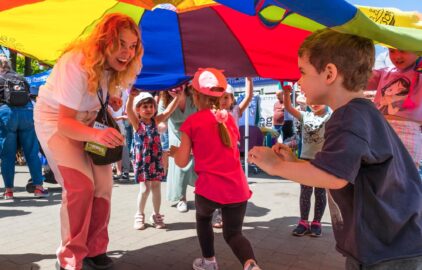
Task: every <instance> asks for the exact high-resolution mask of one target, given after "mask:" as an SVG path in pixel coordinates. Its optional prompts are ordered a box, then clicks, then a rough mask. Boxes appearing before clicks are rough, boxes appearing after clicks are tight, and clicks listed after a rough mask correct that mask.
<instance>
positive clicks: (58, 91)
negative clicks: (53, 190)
mask: <svg viewBox="0 0 422 270" xmlns="http://www.w3.org/2000/svg"><path fill="white" fill-rule="evenodd" d="M142 52H143V47H142V44H141V42H140V32H139V28H138V26H137V24H136V23H135V22H134V21H133V20H132V19H131V18H130V17H128V16H126V15H123V14H116V13H113V14H108V15H106V16H105V17H104V18H103V19H102V20H101V21H100V22H99V23H98V24H97V26H96V27H95V28H94V30H93V31H92V33H91V34H90V35H89V36H88V37H87V38H86V39H84V40H81V41H76V42H74V43H72V44H71V45H70V46H69V47H68V48H67V49H66V50H65V52H64V54H63V55H62V56H61V57H60V59H59V60H58V62H57V64H56V65H55V66H54V68H53V71H52V73H51V75H50V77H49V78H48V79H47V82H46V84H45V85H44V86H42V87H41V89H40V93H39V96H38V100H37V104H36V106H35V128H36V131H37V135H38V138H39V140H40V142H41V146H42V148H43V149H44V151H45V154H46V156H47V159H48V162H49V164H50V166H51V168H52V170H53V172H54V175H55V176H56V178H57V181H58V182H59V183H60V184H61V185H62V187H63V193H62V206H61V209H60V211H61V212H60V216H61V236H62V241H61V245H60V247H59V249H58V251H57V257H58V262H59V264H60V268H61V269H82V265H83V263H84V264H86V265H89V266H90V267H91V268H94V269H108V268H110V267H111V266H112V263H113V262H112V260H111V259H110V258H109V257H108V256H107V255H106V251H107V245H108V241H109V239H108V230H107V227H108V222H109V218H110V198H111V189H112V186H113V180H112V169H111V165H103V166H98V165H94V164H93V162H92V160H91V158H90V157H89V156H88V154H87V153H86V152H85V151H84V142H86V141H90V142H95V143H99V144H102V145H105V146H106V147H108V148H113V147H116V146H118V145H122V144H123V141H124V137H123V136H122V135H121V134H120V133H119V132H118V131H117V130H116V129H113V128H106V129H95V128H92V124H93V122H94V119H95V117H96V115H97V111H98V110H99V108H100V100H102V101H103V102H104V101H106V100H107V99H109V104H110V105H111V106H112V107H113V109H114V110H117V109H118V108H119V107H120V106H121V102H122V101H121V99H120V98H118V97H117V96H119V91H120V89H128V88H129V87H130V84H132V83H133V81H134V79H135V77H136V75H137V74H138V72H139V70H140V68H141V56H142ZM109 95H110V98H108V97H109Z"/></svg>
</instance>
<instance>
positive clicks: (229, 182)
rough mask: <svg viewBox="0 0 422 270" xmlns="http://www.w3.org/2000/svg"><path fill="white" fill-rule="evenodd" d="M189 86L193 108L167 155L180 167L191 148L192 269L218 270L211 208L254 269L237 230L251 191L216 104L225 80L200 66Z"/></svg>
mask: <svg viewBox="0 0 422 270" xmlns="http://www.w3.org/2000/svg"><path fill="white" fill-rule="evenodd" d="M192 85H193V88H194V89H195V91H194V93H193V101H194V104H195V106H196V107H197V108H198V112H196V113H194V114H192V115H191V116H189V117H188V118H187V119H186V121H185V122H184V123H183V125H182V126H181V128H180V131H181V134H182V137H181V144H180V146H179V147H175V146H172V147H171V148H170V156H171V157H174V159H175V162H176V164H177V166H179V167H184V166H186V164H187V163H188V162H189V156H190V154H191V152H193V156H194V158H195V172H196V173H197V174H198V179H197V181H196V183H195V206H196V223H197V226H196V227H197V234H198V239H199V244H200V246H201V250H202V255H203V257H202V258H198V259H195V260H194V262H193V269H195V270H211V269H212V270H217V269H218V264H217V261H216V259H215V253H214V235H213V230H212V224H211V221H212V215H213V212H214V211H215V209H217V208H221V210H222V215H223V220H224V223H223V236H224V239H225V240H226V242H227V243H228V244H229V246H230V247H231V249H232V250H233V252H234V254H235V255H236V256H237V258H238V259H239V261H240V262H241V263H242V265H243V266H244V269H246V270H259V269H260V268H259V267H258V266H257V264H256V260H255V255H254V253H253V250H252V246H251V244H250V243H249V241H248V239H246V238H245V237H244V236H243V235H242V225H243V219H244V216H245V212H246V205H247V200H248V199H249V198H250V197H251V194H252V192H251V191H250V190H249V186H248V183H247V181H246V176H245V174H244V172H243V170H242V166H241V163H240V155H239V149H238V148H237V141H238V140H239V138H240V135H239V130H238V128H237V125H236V122H235V120H234V118H233V116H232V115H231V114H229V113H227V111H226V110H220V109H219V99H220V97H221V96H222V95H223V94H224V91H225V89H226V87H227V82H226V79H225V77H224V75H223V74H222V73H221V71H219V70H216V69H213V68H207V69H200V70H198V71H197V72H196V73H195V76H194V78H193V81H192Z"/></svg>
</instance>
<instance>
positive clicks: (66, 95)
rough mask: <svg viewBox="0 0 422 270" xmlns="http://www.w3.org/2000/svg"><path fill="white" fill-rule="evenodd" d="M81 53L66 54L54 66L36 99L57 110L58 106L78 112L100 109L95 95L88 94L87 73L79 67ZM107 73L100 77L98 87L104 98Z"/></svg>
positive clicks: (106, 90) (106, 89)
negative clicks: (99, 86)
mask: <svg viewBox="0 0 422 270" xmlns="http://www.w3.org/2000/svg"><path fill="white" fill-rule="evenodd" d="M82 57H83V55H82V53H75V52H68V53H66V54H64V55H63V56H62V57H61V58H60V59H59V61H58V62H57V63H56V65H55V66H54V68H53V70H52V72H51V74H50V76H49V77H48V78H47V81H46V84H45V85H43V86H41V87H40V91H39V94H38V99H39V100H41V101H42V102H43V103H44V104H47V105H48V106H50V107H52V108H54V109H57V110H58V108H59V104H61V105H64V106H66V107H69V108H71V109H74V110H76V111H79V112H91V111H97V110H99V109H100V101H99V100H98V96H97V94H96V93H95V94H89V93H88V88H87V77H88V76H87V73H86V72H85V71H84V70H83V68H82V66H81V60H82ZM108 77H109V76H108V72H104V74H103V76H101V78H102V79H101V81H100V85H101V88H102V91H103V97H104V98H105V97H106V95H107V92H108V84H107V81H108Z"/></svg>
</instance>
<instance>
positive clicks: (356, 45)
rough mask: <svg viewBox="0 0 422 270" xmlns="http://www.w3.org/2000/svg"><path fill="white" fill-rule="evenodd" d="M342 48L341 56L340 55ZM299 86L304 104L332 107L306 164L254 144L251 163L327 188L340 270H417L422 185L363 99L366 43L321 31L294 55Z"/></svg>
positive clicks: (421, 259)
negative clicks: (343, 264) (319, 147)
mask: <svg viewBox="0 0 422 270" xmlns="http://www.w3.org/2000/svg"><path fill="white" fill-rule="evenodd" d="M344 51H347V57H345V56H344ZM298 62H299V68H300V71H301V74H302V77H301V79H300V80H299V84H300V86H301V89H302V91H303V92H304V93H305V95H306V97H307V101H308V102H309V103H310V104H326V105H328V106H330V107H331V108H332V109H333V111H334V112H333V114H332V116H331V119H330V120H329V121H328V122H327V124H326V130H325V143H324V146H323V148H322V150H321V151H320V152H319V153H317V155H316V156H315V159H314V160H313V161H311V162H306V161H302V160H297V159H295V158H294V156H293V155H292V153H291V152H290V151H289V149H288V147H286V146H284V145H281V144H277V145H275V146H273V149H269V148H265V147H255V148H253V149H252V150H251V151H250V153H249V162H252V163H255V164H256V165H258V166H259V167H261V168H262V169H263V170H264V171H266V172H267V173H269V174H272V175H279V176H283V177H285V178H288V179H291V180H293V181H296V182H299V183H301V184H304V185H310V186H316V187H323V188H328V189H329V190H330V192H329V193H330V196H329V199H330V207H331V216H332V223H333V229H334V233H335V238H336V241H337V249H338V250H339V251H340V252H341V253H342V254H344V255H345V256H346V257H347V259H346V269H374V270H375V269H376V270H378V269H382V270H386V269H390V270H392V269H406V270H416V269H417V270H421V269H422V182H421V179H420V176H419V174H418V172H417V170H416V168H415V166H414V165H413V161H412V158H411V157H410V155H409V153H408V152H407V150H406V149H405V147H404V146H403V144H402V142H401V141H400V139H399V138H398V136H397V135H396V133H395V132H394V130H393V129H392V128H391V127H390V125H389V124H388V123H387V122H386V120H385V119H384V117H383V116H382V114H381V113H380V112H379V111H378V110H377V109H376V108H375V106H374V105H373V104H372V103H371V102H370V101H369V100H366V99H364V96H363V89H364V87H365V86H366V83H367V80H368V78H369V77H370V75H371V69H372V66H373V62H374V46H373V43H372V42H371V41H370V40H368V39H365V38H361V37H357V36H353V35H348V34H342V33H338V32H335V31H333V30H322V31H318V32H315V33H314V34H312V35H311V36H309V37H308V38H307V39H306V40H305V42H304V43H303V44H302V46H301V48H300V50H299V61H298Z"/></svg>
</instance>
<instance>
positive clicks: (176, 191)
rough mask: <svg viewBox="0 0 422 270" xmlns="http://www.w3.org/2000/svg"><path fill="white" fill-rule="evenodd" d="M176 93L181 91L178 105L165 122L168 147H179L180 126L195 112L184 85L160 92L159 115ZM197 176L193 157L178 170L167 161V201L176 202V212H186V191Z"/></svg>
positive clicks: (171, 162)
mask: <svg viewBox="0 0 422 270" xmlns="http://www.w3.org/2000/svg"><path fill="white" fill-rule="evenodd" d="M177 91H182V93H181V95H180V97H179V104H178V106H177V108H176V110H175V111H174V112H173V113H172V114H171V116H170V117H169V119H168V120H167V125H168V134H169V145H170V146H172V145H174V146H179V145H180V140H181V133H180V130H179V129H180V126H181V125H182V124H183V122H185V120H186V118H188V116H189V115H191V114H193V113H195V112H196V107H195V106H194V104H193V100H192V93H191V91H190V88H189V87H188V86H187V85H186V84H185V85H182V86H180V87H177V88H175V89H172V90H170V91H163V92H161V93H162V94H161V95H162V96H161V98H160V104H159V110H158V111H159V113H161V112H163V111H164V110H165V108H166V107H167V106H168V104H169V103H170V102H171V101H172V100H173V98H174V97H175V96H176V92H177ZM196 178H197V175H196V174H195V172H194V171H193V157H192V156H191V157H190V159H189V162H188V164H187V165H186V167H183V168H180V167H178V166H177V165H176V163H175V162H174V159H172V158H170V159H169V165H168V171H167V194H166V197H167V200H168V201H170V202H178V203H177V210H178V211H179V212H187V211H188V205H187V202H186V189H187V187H188V185H191V186H193V185H194V183H195V180H196Z"/></svg>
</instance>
